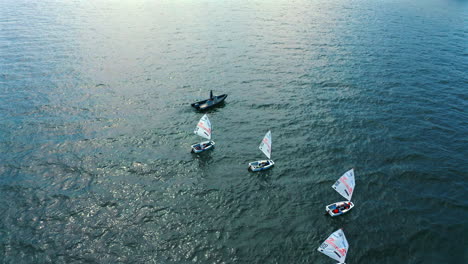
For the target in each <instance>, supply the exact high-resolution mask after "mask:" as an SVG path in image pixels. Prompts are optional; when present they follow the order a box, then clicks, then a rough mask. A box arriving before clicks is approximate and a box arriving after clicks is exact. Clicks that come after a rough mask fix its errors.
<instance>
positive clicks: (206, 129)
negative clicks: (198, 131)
mask: <svg viewBox="0 0 468 264" xmlns="http://www.w3.org/2000/svg"><path fill="white" fill-rule="evenodd" d="M198 127H201V128H203V129H204V130H205V131H206V132H208V133H210V134H211V129H209V128H206V127H205V126H204V125H203V123H202V122H200V123H198Z"/></svg>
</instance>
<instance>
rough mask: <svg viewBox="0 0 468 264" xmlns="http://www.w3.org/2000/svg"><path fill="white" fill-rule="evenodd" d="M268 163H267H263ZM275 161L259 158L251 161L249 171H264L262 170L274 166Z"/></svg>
mask: <svg viewBox="0 0 468 264" xmlns="http://www.w3.org/2000/svg"><path fill="white" fill-rule="evenodd" d="M265 163H267V165H262V164H265ZM274 165H275V163H274V162H273V160H258V161H254V162H250V163H249V168H248V170H249V171H262V170H268V169H269V168H271V167H273V166H274Z"/></svg>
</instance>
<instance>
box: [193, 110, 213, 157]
mask: <svg viewBox="0 0 468 264" xmlns="http://www.w3.org/2000/svg"><path fill="white" fill-rule="evenodd" d="M211 132H212V127H211V122H210V120H209V119H208V116H207V115H204V116H203V117H202V118H201V119H200V122H198V124H197V127H196V128H195V131H193V133H195V135H199V136H200V137H203V138H206V139H208V141H203V142H200V143H198V144H194V145H192V152H194V153H200V152H202V151H205V150H208V149H212V148H214V145H215V142H214V141H212V140H211Z"/></svg>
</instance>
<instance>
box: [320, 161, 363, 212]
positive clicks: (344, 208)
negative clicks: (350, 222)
mask: <svg viewBox="0 0 468 264" xmlns="http://www.w3.org/2000/svg"><path fill="white" fill-rule="evenodd" d="M355 186H356V183H355V181H354V169H351V170H349V171H347V172H345V173H344V174H343V176H341V177H340V178H339V179H338V180H337V181H336V182H335V184H333V186H332V188H333V189H335V191H337V192H338V193H339V194H341V196H343V197H344V198H346V199H347V200H348V201H343V202H336V203H333V204H329V205H327V206H326V207H325V211H327V213H328V214H330V215H331V216H337V215H342V214H344V213H347V212H349V211H350V210H351V209H353V207H354V204H353V203H352V202H351V197H352V195H353V191H354V187H355Z"/></svg>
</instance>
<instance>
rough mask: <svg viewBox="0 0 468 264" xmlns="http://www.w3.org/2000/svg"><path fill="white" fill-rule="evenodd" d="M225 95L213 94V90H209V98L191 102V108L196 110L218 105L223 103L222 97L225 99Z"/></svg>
mask: <svg viewBox="0 0 468 264" xmlns="http://www.w3.org/2000/svg"><path fill="white" fill-rule="evenodd" d="M226 97H227V94H222V95H216V96H213V91H210V98H209V99H206V100H203V101H199V102H196V103H193V104H191V105H192V107H193V108H195V109H197V110H207V109H210V108H212V107H215V106H217V105H220V104H221V103H223V102H224V99H226Z"/></svg>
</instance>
